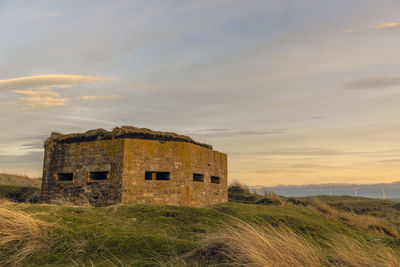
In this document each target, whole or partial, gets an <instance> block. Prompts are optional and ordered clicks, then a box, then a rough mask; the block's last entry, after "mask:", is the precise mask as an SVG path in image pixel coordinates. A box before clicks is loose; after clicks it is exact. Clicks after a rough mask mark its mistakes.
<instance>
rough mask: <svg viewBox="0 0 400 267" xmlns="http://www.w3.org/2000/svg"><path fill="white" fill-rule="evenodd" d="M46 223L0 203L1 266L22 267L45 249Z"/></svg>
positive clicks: (6, 203) (3, 202)
mask: <svg viewBox="0 0 400 267" xmlns="http://www.w3.org/2000/svg"><path fill="white" fill-rule="evenodd" d="M45 228H46V223H44V222H43V221H40V220H38V219H36V218H34V217H32V216H31V215H29V214H26V213H24V212H22V211H19V210H15V209H12V208H11V205H10V204H9V203H8V202H6V201H1V202H0V265H1V266H21V265H22V263H23V262H24V261H25V260H26V259H27V258H29V257H30V256H31V255H33V254H35V253H38V252H40V251H41V250H42V249H43V248H44V247H45V242H44V241H45V240H46V234H45V231H44V229H45Z"/></svg>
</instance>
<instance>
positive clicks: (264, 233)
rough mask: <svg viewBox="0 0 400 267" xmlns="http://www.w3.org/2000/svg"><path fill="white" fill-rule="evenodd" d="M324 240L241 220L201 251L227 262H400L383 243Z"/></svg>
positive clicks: (266, 265)
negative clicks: (314, 239)
mask: <svg viewBox="0 0 400 267" xmlns="http://www.w3.org/2000/svg"><path fill="white" fill-rule="evenodd" d="M323 242H324V243H323V244H317V243H316V242H315V241H313V239H312V238H310V237H307V236H302V235H300V234H298V233H295V232H294V231H293V230H290V229H288V228H282V227H278V228H274V227H272V226H270V225H253V224H249V223H247V222H243V221H239V222H236V223H234V224H229V225H226V226H225V228H224V230H223V231H222V232H220V233H217V234H214V235H213V236H210V237H208V238H206V239H205V241H204V243H203V247H202V248H201V249H200V252H198V253H197V254H202V255H206V256H207V255H208V256H212V257H219V258H222V259H223V262H224V264H225V265H227V266H252V267H261V266H262V267H283V266H299V267H302V266H304V267H305V266H307V267H308V266H352V267H361V266H371V267H372V266H387V267H394V266H400V257H399V255H398V254H396V252H395V251H394V250H393V249H392V248H390V247H388V246H385V245H383V244H379V243H371V242H367V241H366V240H363V239H361V240H358V239H352V238H349V237H347V236H344V235H341V234H338V235H335V236H333V237H327V238H326V240H325V241H323Z"/></svg>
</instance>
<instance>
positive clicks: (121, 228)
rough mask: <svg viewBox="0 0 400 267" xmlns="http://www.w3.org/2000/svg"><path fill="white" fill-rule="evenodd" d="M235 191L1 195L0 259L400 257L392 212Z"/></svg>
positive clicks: (115, 261)
mask: <svg viewBox="0 0 400 267" xmlns="http://www.w3.org/2000/svg"><path fill="white" fill-rule="evenodd" d="M235 186H236V187H235ZM241 195H242V196H241ZM230 199H231V200H232V201H231V202H229V203H224V204H218V205H213V206H209V207H206V208H189V207H172V206H166V205H155V204H140V203H124V204H118V205H113V206H109V207H100V208H96V207H89V206H71V205H54V204H52V205H48V204H27V203H15V202H9V201H5V200H3V201H1V200H0V201H1V202H0V265H2V266H3V265H4V266H13V265H14V266H19V265H22V264H23V265H26V266H43V265H51V266H88V265H89V266H210V265H214V266H215V265H217V266H244V265H245V266H288V265H289V266H310V265H312V266H400V257H399V253H400V242H399V241H400V239H398V226H397V225H396V223H395V222H391V221H390V217H388V218H384V216H383V215H382V216H374V215H372V214H369V215H368V214H361V215H359V214H357V213H354V212H353V211H352V209H346V210H343V209H342V210H341V209H339V208H335V207H333V206H334V204H335V203H337V202H338V201H339V202H340V201H342V199H340V198H339V197H338V198H337V200H336V201H335V200H334V199H333V198H332V199H330V202H329V203H328V201H324V198H323V197H320V198H318V199H315V198H314V199H311V198H307V199H305V198H302V199H290V200H289V199H287V198H282V197H279V196H276V195H274V194H266V195H265V196H254V195H251V194H250V192H249V191H248V190H247V189H246V188H245V187H243V186H240V185H233V186H231V188H230ZM235 199H236V200H235ZM234 200H235V201H234ZM349 201H350V200H349ZM240 202H242V203H240ZM250 203H258V204H250ZM327 203H328V204H327ZM382 203H383V202H381V201H380V200H369V202H368V205H369V207H370V208H371V207H373V206H376V207H379V206H380V205H387V204H386V202H384V203H383V204H382ZM354 205H355V204H354ZM360 205H361V204H360V203H358V204H357V205H355V207H357V208H360V209H361V206H360ZM393 205H396V203H395V204H393ZM350 206H351V207H353V206H352V205H350ZM377 215H379V214H377ZM363 216H367V217H363ZM366 218H368V220H366ZM364 221H366V223H364ZM370 226H373V227H370ZM375 226H378V227H375ZM377 228H379V229H386V230H385V231H383V230H377Z"/></svg>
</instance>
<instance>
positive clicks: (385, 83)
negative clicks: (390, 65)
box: [344, 76, 400, 89]
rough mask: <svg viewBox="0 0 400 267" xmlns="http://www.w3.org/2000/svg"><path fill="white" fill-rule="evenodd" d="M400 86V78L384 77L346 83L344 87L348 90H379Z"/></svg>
mask: <svg viewBox="0 0 400 267" xmlns="http://www.w3.org/2000/svg"><path fill="white" fill-rule="evenodd" d="M393 86H400V76H384V77H372V78H365V79H359V80H354V81H349V82H346V83H345V85H344V87H345V88H347V89H377V88H387V87H393Z"/></svg>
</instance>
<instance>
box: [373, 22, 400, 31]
mask: <svg viewBox="0 0 400 267" xmlns="http://www.w3.org/2000/svg"><path fill="white" fill-rule="evenodd" d="M393 28H400V23H399V22H387V23H382V24H379V25H376V26H374V27H373V29H376V30H380V29H393Z"/></svg>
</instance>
